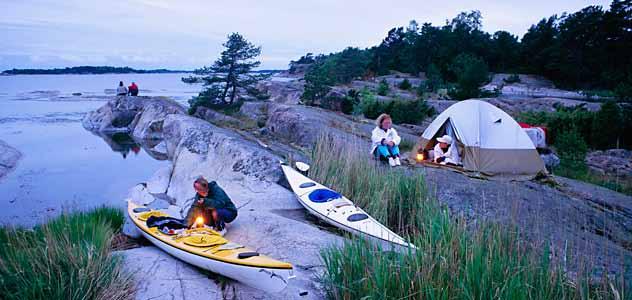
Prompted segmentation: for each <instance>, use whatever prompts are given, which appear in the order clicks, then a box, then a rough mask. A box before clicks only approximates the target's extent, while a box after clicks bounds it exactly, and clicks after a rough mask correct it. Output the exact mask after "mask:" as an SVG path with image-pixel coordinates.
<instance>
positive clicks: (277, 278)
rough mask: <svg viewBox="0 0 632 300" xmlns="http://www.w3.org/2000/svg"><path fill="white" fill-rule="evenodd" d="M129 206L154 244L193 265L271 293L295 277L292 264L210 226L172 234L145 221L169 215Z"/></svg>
mask: <svg viewBox="0 0 632 300" xmlns="http://www.w3.org/2000/svg"><path fill="white" fill-rule="evenodd" d="M127 209H128V210H127V213H128V214H129V217H130V218H131V219H132V221H133V222H134V225H136V227H137V228H138V229H139V230H140V232H141V233H142V234H143V236H145V238H147V239H148V240H149V241H150V242H151V243H152V244H154V245H156V246H157V247H158V248H160V249H162V250H164V251H165V252H167V253H169V254H171V255H173V256H175V257H177V258H179V259H181V260H183V261H185V262H187V263H190V264H192V265H194V266H197V267H200V268H202V269H206V270H209V271H211V272H215V273H218V274H221V275H224V276H226V277H229V278H232V279H234V280H237V281H240V282H242V283H245V284H247V285H250V286H252V287H255V288H258V289H261V290H264V291H269V292H278V291H281V290H283V289H284V288H285V287H286V286H287V284H288V281H289V280H290V279H292V278H294V277H295V276H294V275H293V268H292V265H291V264H289V263H287V262H282V261H278V260H275V259H272V258H270V257H267V256H265V255H260V254H259V253H257V252H255V251H254V250H252V249H248V248H246V247H244V246H241V245H239V244H235V243H231V242H229V241H228V240H226V239H224V238H223V237H222V236H220V235H219V233H217V232H215V231H213V230H211V229H207V228H198V229H185V230H183V231H181V232H179V233H178V234H173V235H171V232H166V233H165V232H162V231H160V230H158V228H157V227H148V226H147V222H146V221H147V219H148V218H149V217H151V216H167V215H166V214H164V213H161V212H158V211H154V210H150V209H148V208H146V207H143V206H140V205H136V204H134V203H132V202H131V201H129V202H128V208H127ZM271 238H272V237H271Z"/></svg>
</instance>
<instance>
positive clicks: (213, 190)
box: [186, 177, 237, 235]
mask: <svg viewBox="0 0 632 300" xmlns="http://www.w3.org/2000/svg"><path fill="white" fill-rule="evenodd" d="M193 188H194V189H195V191H196V194H195V199H194V200H193V204H192V205H191V208H190V209H189V212H188V213H187V217H186V222H187V225H188V226H189V227H193V226H196V225H198V226H199V225H200V224H195V223H196V220H198V218H199V217H202V220H203V222H204V224H205V225H208V226H212V227H213V229H215V230H216V231H217V232H220V233H221V234H222V235H223V234H224V233H225V232H226V231H225V226H226V223H230V222H232V221H234V220H235V218H237V208H236V207H235V204H233V202H232V201H231V200H230V198H229V197H228V195H227V194H226V192H224V190H223V189H222V188H221V187H219V185H217V182H215V181H211V182H210V183H209V182H208V181H206V179H204V177H198V178H197V179H196V180H195V182H194V183H193Z"/></svg>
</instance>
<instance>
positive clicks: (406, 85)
mask: <svg viewBox="0 0 632 300" xmlns="http://www.w3.org/2000/svg"><path fill="white" fill-rule="evenodd" d="M397 87H398V88H399V89H401V90H405V91H407V90H410V89H411V88H412V87H413V85H412V84H410V81H408V78H405V79H404V80H403V81H402V82H400V83H399V85H398V86H397Z"/></svg>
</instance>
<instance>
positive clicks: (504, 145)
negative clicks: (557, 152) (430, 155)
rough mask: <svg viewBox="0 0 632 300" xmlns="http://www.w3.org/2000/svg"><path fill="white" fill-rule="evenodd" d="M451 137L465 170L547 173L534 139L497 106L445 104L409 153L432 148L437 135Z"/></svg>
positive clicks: (505, 174)
mask: <svg viewBox="0 0 632 300" xmlns="http://www.w3.org/2000/svg"><path fill="white" fill-rule="evenodd" d="M444 134H448V135H450V136H452V140H453V141H455V142H453V143H456V145H457V149H458V153H459V155H460V157H461V161H462V163H463V169H465V171H471V172H475V173H478V174H481V175H484V176H488V177H529V178H532V177H534V176H535V175H537V174H538V173H540V172H544V173H546V168H545V166H544V162H543V161H542V158H540V155H539V154H538V152H537V151H536V149H535V146H534V145H533V142H532V141H531V139H530V138H529V136H528V135H527V134H526V133H525V132H524V130H523V129H522V128H521V127H520V125H518V123H517V122H516V121H515V120H514V119H513V118H512V117H511V116H509V115H508V114H507V113H505V112H504V111H502V110H500V109H499V108H498V107H496V106H494V105H491V104H489V103H487V102H484V101H479V100H466V101H461V102H458V103H456V104H453V105H452V106H450V107H448V109H446V110H445V111H444V112H442V113H441V114H440V115H439V116H437V118H436V119H435V120H434V121H433V122H432V123H431V124H430V125H429V126H428V128H426V130H425V131H424V133H423V134H422V136H421V138H420V141H419V142H418V143H417V145H416V146H415V148H414V151H412V152H411V156H413V157H411V159H413V160H415V159H416V156H417V153H422V152H423V151H425V150H431V149H432V148H433V147H434V145H435V144H436V138H437V137H440V136H442V135H444Z"/></svg>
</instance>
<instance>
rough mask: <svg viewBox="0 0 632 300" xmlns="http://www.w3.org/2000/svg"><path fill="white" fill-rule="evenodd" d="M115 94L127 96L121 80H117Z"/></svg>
mask: <svg viewBox="0 0 632 300" xmlns="http://www.w3.org/2000/svg"><path fill="white" fill-rule="evenodd" d="M116 95H117V96H127V88H126V87H125V85H124V84H123V81H121V82H119V85H118V87H117V88H116Z"/></svg>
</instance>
